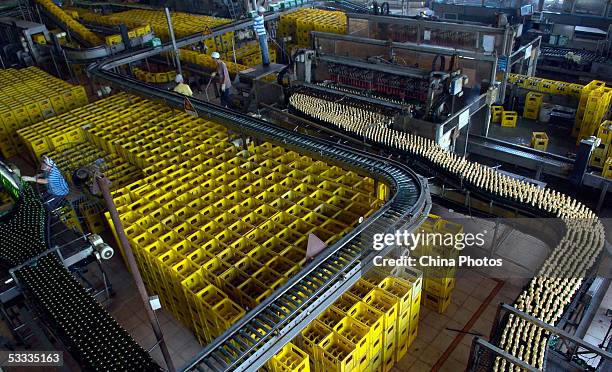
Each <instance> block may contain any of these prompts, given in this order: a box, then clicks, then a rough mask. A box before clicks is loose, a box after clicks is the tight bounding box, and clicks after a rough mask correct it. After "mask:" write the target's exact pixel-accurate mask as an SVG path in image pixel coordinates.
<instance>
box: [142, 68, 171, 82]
mask: <svg viewBox="0 0 612 372" xmlns="http://www.w3.org/2000/svg"><path fill="white" fill-rule="evenodd" d="M132 71H133V73H134V77H136V79H138V80H140V81H146V82H147V83H156V84H163V83H168V82H173V81H174V79H175V78H176V71H168V72H149V71H145V70H142V69H140V68H138V67H134V68H133V69H132Z"/></svg>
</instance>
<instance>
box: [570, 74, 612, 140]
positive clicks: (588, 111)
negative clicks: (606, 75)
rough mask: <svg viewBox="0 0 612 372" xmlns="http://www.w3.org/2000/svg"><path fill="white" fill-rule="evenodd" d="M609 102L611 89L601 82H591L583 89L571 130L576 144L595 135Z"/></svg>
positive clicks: (611, 93) (611, 98)
mask: <svg viewBox="0 0 612 372" xmlns="http://www.w3.org/2000/svg"><path fill="white" fill-rule="evenodd" d="M611 100H612V88H608V87H606V86H605V83H604V82H602V81H597V80H593V81H592V82H590V83H589V84H587V85H586V86H585V87H584V89H583V90H582V94H581V96H580V103H579V104H578V111H577V112H576V122H575V125H574V128H573V130H572V134H574V135H576V134H577V136H578V138H577V143H579V142H580V141H581V140H582V139H584V138H587V137H590V136H592V135H595V134H596V133H597V130H598V128H599V125H600V124H601V122H602V121H603V118H604V117H605V115H606V113H607V112H608V109H609V108H610V101H611Z"/></svg>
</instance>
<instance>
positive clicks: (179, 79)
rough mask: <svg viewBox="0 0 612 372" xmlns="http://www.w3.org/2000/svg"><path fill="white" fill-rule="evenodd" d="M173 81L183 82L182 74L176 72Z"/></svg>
mask: <svg viewBox="0 0 612 372" xmlns="http://www.w3.org/2000/svg"><path fill="white" fill-rule="evenodd" d="M174 81H175V82H176V83H177V84H180V83H182V82H183V75H181V74H176V77H175V78H174Z"/></svg>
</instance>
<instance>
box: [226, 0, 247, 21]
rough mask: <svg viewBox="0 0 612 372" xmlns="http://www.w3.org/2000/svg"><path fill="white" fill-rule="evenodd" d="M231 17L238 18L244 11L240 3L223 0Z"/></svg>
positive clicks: (232, 0)
mask: <svg viewBox="0 0 612 372" xmlns="http://www.w3.org/2000/svg"><path fill="white" fill-rule="evenodd" d="M223 2H224V3H225V6H226V7H227V12H228V13H229V15H230V18H231V19H238V18H240V16H241V15H242V14H243V13H244V12H243V9H242V6H241V5H240V3H238V2H236V1H234V0H223Z"/></svg>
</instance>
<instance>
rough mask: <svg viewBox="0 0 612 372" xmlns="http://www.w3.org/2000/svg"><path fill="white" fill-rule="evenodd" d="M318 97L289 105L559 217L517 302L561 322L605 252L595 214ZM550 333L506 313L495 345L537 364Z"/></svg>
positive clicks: (299, 97)
mask: <svg viewBox="0 0 612 372" xmlns="http://www.w3.org/2000/svg"><path fill="white" fill-rule="evenodd" d="M339 94H340V95H341V93H339ZM320 96H321V94H320V93H317V92H314V91H310V92H308V91H307V90H301V91H300V92H298V93H294V94H293V95H292V96H291V97H290V100H289V101H290V105H291V108H292V109H293V110H296V111H299V112H300V113H301V114H302V115H305V116H306V117H308V118H310V119H311V120H316V121H319V122H324V123H326V124H328V125H333V126H335V127H337V128H340V129H341V130H343V131H346V132H349V133H351V134H352V135H354V136H356V137H358V138H360V139H364V141H365V140H367V141H368V142H371V143H374V144H376V145H378V146H382V147H385V148H387V149H390V150H393V151H394V152H395V153H398V154H401V155H402V156H405V157H406V158H408V159H410V160H411V161H413V162H415V163H418V164H421V165H422V166H423V167H426V168H427V169H429V170H430V173H436V174H438V175H440V176H441V177H442V178H444V179H453V180H456V181H458V182H459V183H460V184H461V185H462V186H463V187H465V188H466V189H468V190H470V191H471V192H473V193H475V194H477V195H481V196H483V197H484V198H486V200H496V201H498V202H501V203H503V204H504V205H506V206H511V207H513V208H517V209H520V210H525V211H529V213H530V214H532V215H534V216H538V217H542V218H550V217H557V218H559V219H560V220H561V221H562V222H563V223H564V225H565V232H564V235H563V236H560V239H559V241H558V243H557V246H556V247H555V248H554V249H553V251H552V253H551V255H550V257H548V258H547V260H546V261H545V262H544V264H543V266H542V268H541V269H540V270H539V272H538V273H537V275H536V277H535V278H533V279H532V280H531V281H530V283H529V285H528V286H527V287H526V288H525V289H524V290H523V292H522V293H521V294H520V296H519V297H518V299H517V300H516V302H515V303H514V306H515V307H516V308H517V309H518V310H520V311H524V312H526V313H528V314H530V315H532V316H534V317H536V318H538V319H540V320H542V321H544V322H546V323H548V324H552V325H554V324H556V323H557V322H558V321H559V320H560V319H561V317H562V316H563V315H564V312H565V310H566V308H567V307H568V305H569V304H570V303H571V301H572V299H573V298H574V296H575V295H576V293H577V291H578V290H579V288H580V286H581V284H582V283H583V280H584V278H585V277H586V276H587V274H588V273H589V271H590V270H592V268H593V266H594V265H595V263H596V262H597V260H598V258H599V257H600V255H601V253H602V250H603V246H604V241H605V239H604V235H605V234H604V227H603V225H602V223H601V221H599V219H598V218H597V216H596V215H595V213H593V211H591V210H590V209H589V208H587V207H586V206H585V205H584V204H582V203H580V202H579V201H577V200H576V199H574V198H572V197H570V196H568V195H563V194H561V193H559V192H558V191H554V190H552V189H550V188H541V187H538V186H536V185H534V184H530V183H528V182H525V181H522V180H517V179H514V178H511V177H509V176H507V175H504V174H502V173H500V172H498V171H496V170H495V169H493V168H490V167H487V166H485V165H482V164H478V163H474V162H471V161H468V160H466V159H464V158H462V157H460V156H458V155H456V154H454V153H450V152H448V151H445V150H443V149H441V148H440V147H439V146H438V145H436V144H435V143H434V142H433V141H432V140H429V139H426V138H423V137H419V136H415V135H412V134H409V133H405V132H400V131H396V130H393V129H391V128H387V126H386V125H385V123H388V122H389V119H390V118H389V117H386V118H385V117H383V118H381V117H380V115H379V116H377V115H376V114H373V113H372V111H368V110H364V109H362V108H355V107H353V108H351V110H348V109H347V107H346V106H345V105H344V104H343V103H340V101H341V100H339V99H334V98H331V99H330V97H328V96H324V98H321V97H320ZM347 112H350V113H351V114H350V116H349V115H348V114H347ZM527 335H529V338H528V339H527V337H526V336H527ZM549 337H550V334H549V333H548V332H547V331H545V330H544V329H543V328H540V327H538V326H536V325H535V324H533V323H525V321H524V320H521V319H520V318H518V317H513V316H510V317H509V320H508V321H507V323H506V324H505V326H504V328H503V331H502V333H501V337H500V340H499V346H500V347H501V348H502V349H504V350H506V351H509V352H510V353H511V354H513V355H514V356H516V357H518V358H519V359H521V360H523V361H525V362H527V363H528V364H531V365H532V366H535V367H536V368H539V369H542V368H543V367H544V356H545V353H546V350H547V348H548V347H547V345H548V339H549ZM494 341H497V340H494ZM493 367H494V368H493V370H494V371H499V370H501V371H505V370H506V369H507V368H510V370H512V366H510V363H506V360H501V359H499V357H498V359H496V360H495V364H494V366H493Z"/></svg>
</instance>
